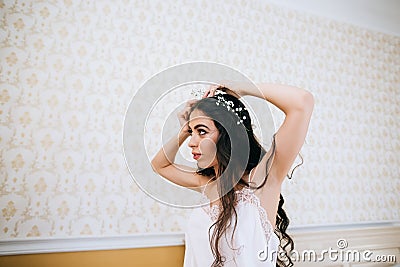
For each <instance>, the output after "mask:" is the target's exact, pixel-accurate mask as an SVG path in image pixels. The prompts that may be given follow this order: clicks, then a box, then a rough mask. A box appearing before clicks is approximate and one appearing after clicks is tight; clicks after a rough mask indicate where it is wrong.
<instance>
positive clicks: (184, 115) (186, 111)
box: [177, 99, 197, 131]
mask: <svg viewBox="0 0 400 267" xmlns="http://www.w3.org/2000/svg"><path fill="white" fill-rule="evenodd" d="M196 102H197V100H196V99H191V100H189V101H187V102H186V105H185V107H184V108H183V109H182V110H181V111H180V112H178V114H177V116H178V120H179V123H180V125H181V130H183V131H188V130H189V126H188V121H189V115H190V110H191V108H192V107H193V105H194V104H196Z"/></svg>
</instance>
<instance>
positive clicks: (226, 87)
mask: <svg viewBox="0 0 400 267" xmlns="http://www.w3.org/2000/svg"><path fill="white" fill-rule="evenodd" d="M234 88H236V86H235V84H234V83H233V82H224V83H223V84H219V85H211V86H210V87H209V88H208V89H207V90H206V92H205V93H204V95H203V98H206V97H213V96H214V95H215V94H216V92H217V91H222V92H225V93H227V94H229V95H232V96H234V97H236V98H240V97H241V96H240V93H239V92H238V91H239V90H235V89H234Z"/></svg>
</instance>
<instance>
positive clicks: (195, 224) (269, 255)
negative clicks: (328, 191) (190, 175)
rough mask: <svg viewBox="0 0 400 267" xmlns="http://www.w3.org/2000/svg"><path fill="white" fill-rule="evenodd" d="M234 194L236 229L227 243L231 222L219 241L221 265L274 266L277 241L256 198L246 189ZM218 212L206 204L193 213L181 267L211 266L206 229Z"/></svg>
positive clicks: (230, 231) (214, 206)
mask: <svg viewBox="0 0 400 267" xmlns="http://www.w3.org/2000/svg"><path fill="white" fill-rule="evenodd" d="M206 186H207V185H206ZM204 191H205V188H204V190H203V192H202V194H203V196H204V197H206V196H205V194H204ZM235 193H236V196H237V202H236V206H235V208H236V212H237V226H236V230H235V232H234V235H233V240H232V241H231V236H232V232H233V227H234V223H232V227H230V228H228V230H227V232H226V235H225V238H222V239H220V253H221V255H222V256H223V257H224V258H225V264H224V266H229V267H230V266H232V267H233V266H235V267H236V266H245V267H253V266H263V267H267V266H268V267H272V266H273V267H275V266H276V256H277V251H278V246H279V238H278V237H277V236H276V234H275V233H274V231H273V229H272V226H271V223H270V222H269V221H268V217H267V213H266V211H265V209H264V208H263V207H262V206H261V205H260V199H259V198H258V197H257V196H256V195H255V193H254V190H252V189H250V188H247V187H245V188H243V189H241V190H237V191H236V192H235ZM207 200H208V199H207ZM208 203H210V202H209V200H208ZM219 212H220V208H219V206H218V205H212V206H211V207H210V205H206V206H204V207H200V208H195V209H194V210H193V212H192V214H191V216H190V218H189V221H188V224H187V226H186V231H185V260H184V267H197V266H198V267H208V266H211V264H212V262H213V261H214V258H213V254H212V252H211V247H210V242H209V235H208V230H209V228H210V226H211V225H212V224H213V223H214V222H215V220H216V219H217V218H218V215H219ZM211 235H212V232H210V236H211Z"/></svg>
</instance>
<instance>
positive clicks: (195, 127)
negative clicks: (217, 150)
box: [194, 124, 210, 130]
mask: <svg viewBox="0 0 400 267" xmlns="http://www.w3.org/2000/svg"><path fill="white" fill-rule="evenodd" d="M199 127H204V128H207V129H208V130H210V128H208V127H207V126H206V125H204V124H197V125H196V126H194V129H195V130H196V129H197V128H199Z"/></svg>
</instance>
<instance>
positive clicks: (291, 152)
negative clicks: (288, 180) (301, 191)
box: [234, 83, 314, 183]
mask: <svg viewBox="0 0 400 267" xmlns="http://www.w3.org/2000/svg"><path fill="white" fill-rule="evenodd" d="M257 87H258V89H257V88H256V87H254V86H249V87H247V86H245V87H240V89H237V90H235V89H234V90H235V92H236V93H238V94H239V95H241V96H244V95H251V96H255V97H259V98H263V99H265V100H267V101H269V102H271V103H272V104H273V105H275V106H276V107H278V108H279V109H280V110H282V112H284V113H285V115H286V116H285V120H284V121H283V123H282V125H281V126H280V127H279V129H278V131H277V132H276V135H275V142H276V150H275V155H274V161H273V164H272V166H271V174H272V173H273V175H272V177H271V178H274V179H277V181H278V182H279V183H281V182H282V181H283V179H284V178H285V177H286V175H287V173H288V172H289V169H290V167H291V166H292V164H293V162H294V160H295V159H296V157H297V155H298V154H299V151H300V149H301V147H302V146H303V144H304V140H305V138H306V135H307V130H308V126H309V123H310V119H311V114H312V111H313V108H314V98H313V95H312V94H311V93H310V92H308V91H306V90H304V89H301V88H297V87H294V86H289V85H280V84H269V83H261V84H257Z"/></svg>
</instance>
